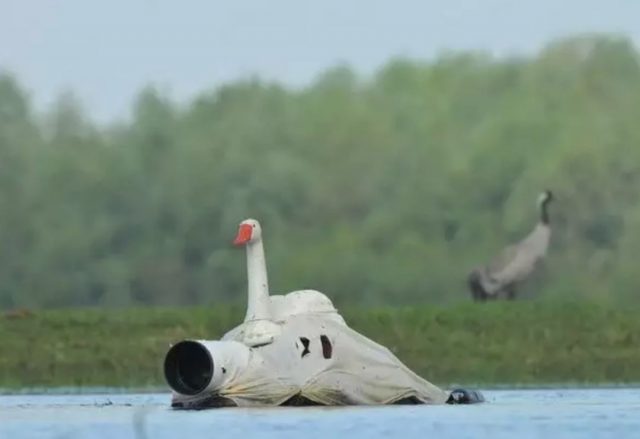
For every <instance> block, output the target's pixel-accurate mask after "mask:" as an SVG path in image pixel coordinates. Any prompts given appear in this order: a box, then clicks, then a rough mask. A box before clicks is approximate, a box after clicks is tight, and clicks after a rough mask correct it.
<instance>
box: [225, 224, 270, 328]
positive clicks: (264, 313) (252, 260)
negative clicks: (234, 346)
mask: <svg viewBox="0 0 640 439" xmlns="http://www.w3.org/2000/svg"><path fill="white" fill-rule="evenodd" d="M233 243H234V244H235V245H237V246H242V245H244V246H245V247H246V252H247V279H248V296H249V297H248V299H249V300H248V303H247V314H246V316H245V322H248V321H252V320H269V319H271V313H270V310H269V282H268V280H267V265H266V261H265V256H264V247H263V245H262V230H261V229H260V223H258V221H256V220H251V219H249V220H245V221H243V222H241V223H240V227H239V228H238V235H237V236H236V239H235V240H234V241H233Z"/></svg>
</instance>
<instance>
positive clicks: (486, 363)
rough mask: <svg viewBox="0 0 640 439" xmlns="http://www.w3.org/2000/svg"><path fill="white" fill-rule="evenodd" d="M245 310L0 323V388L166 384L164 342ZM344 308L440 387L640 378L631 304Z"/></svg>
mask: <svg viewBox="0 0 640 439" xmlns="http://www.w3.org/2000/svg"><path fill="white" fill-rule="evenodd" d="M242 311H243V310H242V309H241V308H238V307H229V306H223V307H217V308H187V309H185V308H182V309H158V308H155V309H149V308H145V309H126V310H97V309H89V310H87V309H76V310H55V311H41V312H37V313H35V315H33V316H31V317H27V318H24V319H14V320H11V319H6V318H1V319H0V387H4V388H20V387H49V386H51V387H54V386H116V387H146V386H162V385H163V379H162V371H161V364H162V360H163V356H164V353H165V352H166V350H167V348H168V346H169V344H170V343H172V342H175V341H178V340H180V339H182V338H212V339H213V338H217V337H219V336H220V335H221V334H223V333H224V332H225V330H227V329H230V328H231V327H233V326H234V325H235V324H236V323H237V322H239V321H240V319H241V317H242ZM343 315H344V316H345V318H346V319H347V322H348V323H349V324H350V325H351V326H352V327H353V328H355V329H356V330H358V331H360V332H362V333H363V334H365V335H367V336H368V337H370V338H372V339H374V340H376V341H378V342H380V343H382V344H384V345H386V346H387V347H389V348H390V349H391V350H392V351H393V352H394V353H395V354H396V355H397V356H398V357H399V358H400V359H401V360H402V361H404V362H405V363H406V364H407V365H409V366H410V367H411V368H413V369H414V370H415V371H416V372H418V373H419V374H420V375H422V376H424V377H425V378H427V379H429V380H430V381H432V382H434V383H437V384H441V385H450V384H480V385H498V384H507V385H508V384H518V385H540V384H545V383H570V384H601V383H631V382H634V383H638V382H640V318H638V309H631V308H627V309H623V308H613V307H603V306H598V305H596V304H591V303H550V302H514V303H490V304H483V305H476V304H471V303H469V304H463V305H457V306H452V307H432V306H420V307H413V308H386V309H378V310H363V309H347V310H344V311H343Z"/></svg>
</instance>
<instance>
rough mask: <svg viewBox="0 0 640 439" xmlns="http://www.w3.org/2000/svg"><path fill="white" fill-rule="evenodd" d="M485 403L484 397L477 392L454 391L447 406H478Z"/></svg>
mask: <svg viewBox="0 0 640 439" xmlns="http://www.w3.org/2000/svg"><path fill="white" fill-rule="evenodd" d="M479 402H484V396H483V395H482V393H480V392H479V391H477V390H466V389H453V390H452V391H451V393H450V394H449V399H447V404H477V403H479Z"/></svg>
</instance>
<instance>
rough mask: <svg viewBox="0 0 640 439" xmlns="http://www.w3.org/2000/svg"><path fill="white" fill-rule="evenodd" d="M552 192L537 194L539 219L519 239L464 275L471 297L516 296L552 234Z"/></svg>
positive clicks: (476, 298) (544, 251) (545, 250)
mask: <svg viewBox="0 0 640 439" xmlns="http://www.w3.org/2000/svg"><path fill="white" fill-rule="evenodd" d="M552 200H553V193H552V192H551V191H550V190H545V191H544V192H542V193H541V194H540V196H539V197H538V209H539V212H540V213H539V214H540V217H539V220H538V223H537V224H536V226H535V227H534V229H533V231H531V233H529V235H527V236H526V237H525V238H524V239H523V240H522V241H520V242H518V243H516V244H513V245H510V246H508V247H506V248H505V249H504V250H502V252H501V253H500V254H499V255H498V257H496V258H495V259H494V260H493V261H491V262H490V263H489V264H488V265H484V266H480V267H476V268H474V269H473V270H472V271H471V272H470V273H469V275H468V277H467V283H468V286H469V290H470V292H471V297H472V298H473V299H474V300H476V301H484V300H487V299H496V298H500V297H506V298H507V299H515V297H516V289H517V287H518V285H519V284H520V283H521V282H523V281H525V280H526V279H527V278H528V277H529V276H530V275H531V274H532V273H533V272H534V270H535V268H536V266H537V265H538V263H539V261H540V260H541V259H542V258H544V257H545V255H546V254H547V249H548V247H549V240H550V238H551V224H550V222H549V210H548V207H549V203H550V202H551V201H552Z"/></svg>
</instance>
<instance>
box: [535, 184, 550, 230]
mask: <svg viewBox="0 0 640 439" xmlns="http://www.w3.org/2000/svg"><path fill="white" fill-rule="evenodd" d="M551 200H553V193H552V192H551V191H550V190H546V191H544V192H542V193H541V194H540V197H539V198H538V206H539V208H540V222H541V223H542V224H549V203H550V202H551Z"/></svg>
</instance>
